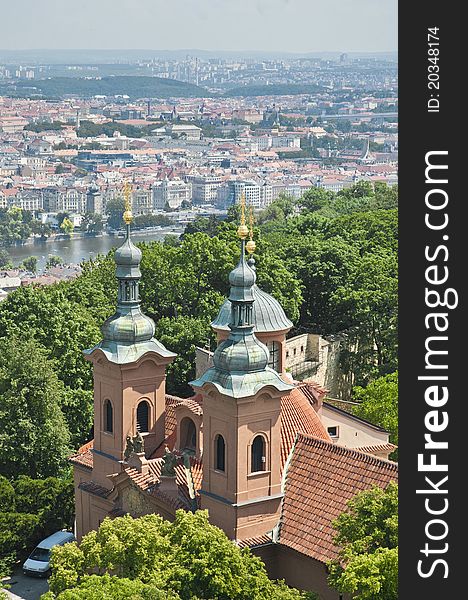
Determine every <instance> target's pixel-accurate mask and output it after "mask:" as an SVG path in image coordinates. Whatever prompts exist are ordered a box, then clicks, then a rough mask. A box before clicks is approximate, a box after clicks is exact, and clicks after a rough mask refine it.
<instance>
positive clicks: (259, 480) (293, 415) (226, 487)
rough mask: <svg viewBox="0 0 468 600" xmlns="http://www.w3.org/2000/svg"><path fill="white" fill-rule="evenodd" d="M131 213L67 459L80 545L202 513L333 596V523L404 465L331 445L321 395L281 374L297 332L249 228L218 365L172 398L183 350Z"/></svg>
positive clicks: (303, 583) (293, 581)
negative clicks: (165, 324) (155, 517)
mask: <svg viewBox="0 0 468 600" xmlns="http://www.w3.org/2000/svg"><path fill="white" fill-rule="evenodd" d="M124 218H125V220H126V223H127V235H126V239H125V241H124V243H123V245H122V246H121V247H120V248H119V249H118V250H117V251H116V253H115V263H116V277H117V281H118V301H117V308H116V313H115V314H114V315H113V316H112V317H110V318H109V319H108V320H107V321H106V322H105V323H104V325H103V326H102V340H101V342H100V343H99V344H97V345H96V346H95V347H94V348H92V349H90V350H86V351H85V356H86V358H87V359H88V360H89V361H90V362H91V363H92V365H93V373H94V439H93V440H92V441H91V442H89V443H88V444H86V445H85V446H83V447H82V448H80V450H79V451H78V452H77V453H76V454H75V455H74V456H72V457H71V462H72V464H73V470H74V480H75V499H76V533H77V537H78V539H81V538H82V536H83V535H85V534H86V533H88V532H89V531H91V530H93V529H97V528H98V527H99V524H100V523H101V522H102V520H103V519H104V518H106V517H115V516H120V515H124V514H127V513H128V514H131V515H133V516H135V517H138V516H142V515H144V514H149V513H158V514H160V515H161V516H163V517H164V518H167V519H169V520H172V519H173V518H174V516H175V512H176V510H178V509H183V510H187V511H195V510H197V509H199V508H201V509H207V510H208V512H209V518H210V522H211V523H213V524H214V525H217V526H218V527H220V528H221V529H223V530H224V531H225V532H226V534H227V535H228V537H229V538H230V539H232V540H233V542H234V543H236V544H238V545H239V546H241V547H246V546H247V547H250V548H251V549H252V551H253V552H254V553H255V554H257V555H258V556H260V557H261V558H262V559H263V560H264V562H265V564H266V566H267V569H268V572H269V574H270V576H271V577H273V578H284V579H285V580H286V582H287V583H288V584H289V585H292V586H295V587H299V588H301V589H310V590H314V591H316V592H318V593H319V594H320V596H321V598H323V600H332V599H336V600H338V598H339V595H338V593H337V592H335V591H333V590H331V589H330V588H329V587H328V586H327V583H326V575H327V571H326V564H327V562H328V561H329V560H330V559H333V558H335V557H336V556H337V552H338V549H337V548H336V547H335V546H334V544H333V530H332V527H331V521H332V520H333V519H335V518H336V517H337V516H338V515H339V514H340V513H341V512H343V510H344V509H345V507H346V502H347V501H348V500H349V499H350V498H351V497H353V496H354V495H355V494H356V493H358V492H359V491H362V490H364V489H368V488H369V487H371V486H372V485H374V484H376V485H380V486H381V487H385V486H386V485H388V483H389V482H390V481H394V480H396V478H397V465H396V464H395V463H393V462H391V461H388V460H385V459H384V458H381V457H379V456H378V455H376V454H377V453H374V454H372V453H370V452H372V448H373V445H372V444H371V443H368V444H367V447H366V448H363V449H359V447H357V448H352V447H344V446H341V445H339V444H337V443H336V440H333V438H332V437H331V436H330V434H329V432H328V430H327V426H326V422H327V421H326V419H323V417H321V414H322V412H323V410H324V405H323V398H324V396H325V393H326V390H324V389H322V388H320V387H319V386H317V385H315V384H314V383H313V382H296V381H294V380H293V379H292V378H291V377H290V376H289V375H288V373H287V372H286V370H285V364H286V335H287V333H288V332H289V330H290V329H291V327H292V323H291V322H290V321H289V320H288V319H287V317H286V315H285V313H284V311H283V309H282V307H281V306H280V304H279V303H278V302H277V301H276V300H275V299H274V298H272V296H270V295H268V294H266V293H265V292H264V291H262V290H261V289H260V288H259V287H258V286H257V285H256V272H255V262H254V260H253V258H252V253H253V251H254V250H255V244H254V242H253V241H252V239H250V241H247V242H246V238H247V237H248V234H249V231H248V228H247V227H246V226H245V223H244V222H242V223H241V225H240V226H239V229H238V236H239V238H240V258H239V263H238V265H237V266H236V267H235V268H234V270H233V271H232V272H231V274H230V277H229V282H230V294H229V298H228V299H227V300H226V302H225V303H224V305H223V306H222V307H221V310H220V312H219V314H218V316H217V318H216V319H215V320H214V321H213V323H212V326H213V328H214V329H215V331H216V333H217V335H218V347H217V349H216V351H215V353H214V356H213V366H212V367H210V368H209V369H207V370H206V371H205V372H204V373H202V374H201V375H200V376H199V377H198V378H197V379H196V380H195V381H192V382H191V386H192V388H193V390H194V395H193V396H192V397H191V398H186V399H183V398H178V397H175V396H171V395H169V394H167V393H166V390H165V375H166V367H167V365H169V364H170V363H171V361H172V360H173V359H174V358H175V354H174V353H172V352H171V351H170V350H169V349H166V348H165V347H164V346H163V345H162V344H161V343H160V342H158V341H157V340H156V339H155V338H154V331H155V326H154V323H153V322H152V320H151V319H149V318H148V317H147V316H146V315H144V314H143V312H142V311H141V307H140V300H139V293H138V288H139V281H140V278H141V273H140V261H141V252H140V250H139V249H138V248H137V247H136V246H135V245H134V244H133V243H132V240H131V233H130V222H131V213H130V212H129V210H127V211H126V213H125V214H124ZM246 250H247V252H248V253H249V254H250V258H249V259H248V260H247V258H246ZM349 418H350V419H351V421H352V418H351V417H349ZM343 419H345V417H343ZM348 421H349V419H348ZM348 425H349V423H348ZM368 425H369V424H367V426H368ZM351 426H352V423H351ZM355 426H356V427H357V429H359V421H356V423H355ZM379 435H380V437H379V436H377V438H376V439H378V440H379V441H380V440H381V438H382V432H379ZM349 437H350V440H351V439H352V436H349ZM366 439H367V438H366ZM369 439H371V438H369ZM387 441H388V438H387ZM384 445H385V444H384ZM378 447H379V451H380V453H381V454H382V444H378ZM391 448H393V447H391V446H389V447H388V450H387V452H388V451H390V450H391Z"/></svg>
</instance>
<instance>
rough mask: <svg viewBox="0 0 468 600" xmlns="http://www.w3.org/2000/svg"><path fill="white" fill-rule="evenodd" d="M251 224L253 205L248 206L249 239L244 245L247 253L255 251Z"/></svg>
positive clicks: (252, 220)
mask: <svg viewBox="0 0 468 600" xmlns="http://www.w3.org/2000/svg"><path fill="white" fill-rule="evenodd" d="M253 224H254V214H253V206H252V205H250V207H249V225H250V232H249V234H250V239H249V241H248V242H247V244H246V245H245V248H246V250H247V252H248V253H249V254H253V253H254V252H255V248H256V244H255V242H254V239H253Z"/></svg>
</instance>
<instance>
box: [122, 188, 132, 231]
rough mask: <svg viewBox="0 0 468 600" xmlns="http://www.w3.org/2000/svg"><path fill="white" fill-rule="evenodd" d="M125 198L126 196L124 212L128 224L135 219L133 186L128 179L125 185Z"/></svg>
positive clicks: (124, 218)
mask: <svg viewBox="0 0 468 600" xmlns="http://www.w3.org/2000/svg"><path fill="white" fill-rule="evenodd" d="M124 198H125V212H124V214H123V220H124V221H125V223H126V224H127V225H130V223H131V222H132V221H133V215H132V188H131V186H130V184H129V183H128V181H126V182H125V185H124Z"/></svg>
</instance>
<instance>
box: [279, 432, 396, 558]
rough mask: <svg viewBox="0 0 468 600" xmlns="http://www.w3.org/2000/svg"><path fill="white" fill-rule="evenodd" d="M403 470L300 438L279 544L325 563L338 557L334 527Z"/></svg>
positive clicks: (291, 465) (288, 481) (291, 467)
mask: <svg viewBox="0 0 468 600" xmlns="http://www.w3.org/2000/svg"><path fill="white" fill-rule="evenodd" d="M397 477H398V465H397V464H396V463H394V462H391V461H387V460H383V459H380V458H377V457H375V456H371V455H369V454H364V453H362V452H359V451H356V450H354V449H350V448H344V447H342V446H338V445H335V444H333V443H330V442H326V441H324V440H320V439H317V438H315V437H313V436H310V435H305V434H302V433H299V434H298V436H297V440H296V444H295V447H294V452H293V455H292V458H291V462H290V463H289V466H288V470H287V475H286V487H285V496H284V500H283V506H282V512H281V519H280V531H279V540H278V541H279V543H280V544H283V545H285V546H288V547H290V548H293V549H294V550H297V551H298V552H301V553H302V554H305V555H307V556H310V557H312V558H315V559H316V560H319V561H321V562H324V563H326V562H328V561H329V560H331V559H334V558H336V557H337V554H338V548H337V547H336V546H335V545H334V543H333V538H334V536H335V533H336V532H335V530H334V529H333V527H332V521H333V520H334V519H336V518H337V517H338V516H339V515H340V514H341V513H342V512H343V511H344V510H345V509H346V503H347V502H348V500H350V499H351V498H352V497H353V496H355V495H356V494H357V493H358V492H360V491H363V490H366V489H369V488H371V487H372V486H373V485H378V486H380V487H382V488H385V487H386V486H387V485H388V484H389V483H390V482H391V481H396V480H397Z"/></svg>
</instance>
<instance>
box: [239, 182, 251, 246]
mask: <svg viewBox="0 0 468 600" xmlns="http://www.w3.org/2000/svg"><path fill="white" fill-rule="evenodd" d="M240 207H241V216H240V225H239V227H238V228H237V235H238V236H239V237H240V239H241V240H245V238H246V237H247V236H248V235H249V228H248V227H247V225H246V224H245V194H244V193H242V195H241V197H240Z"/></svg>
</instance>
